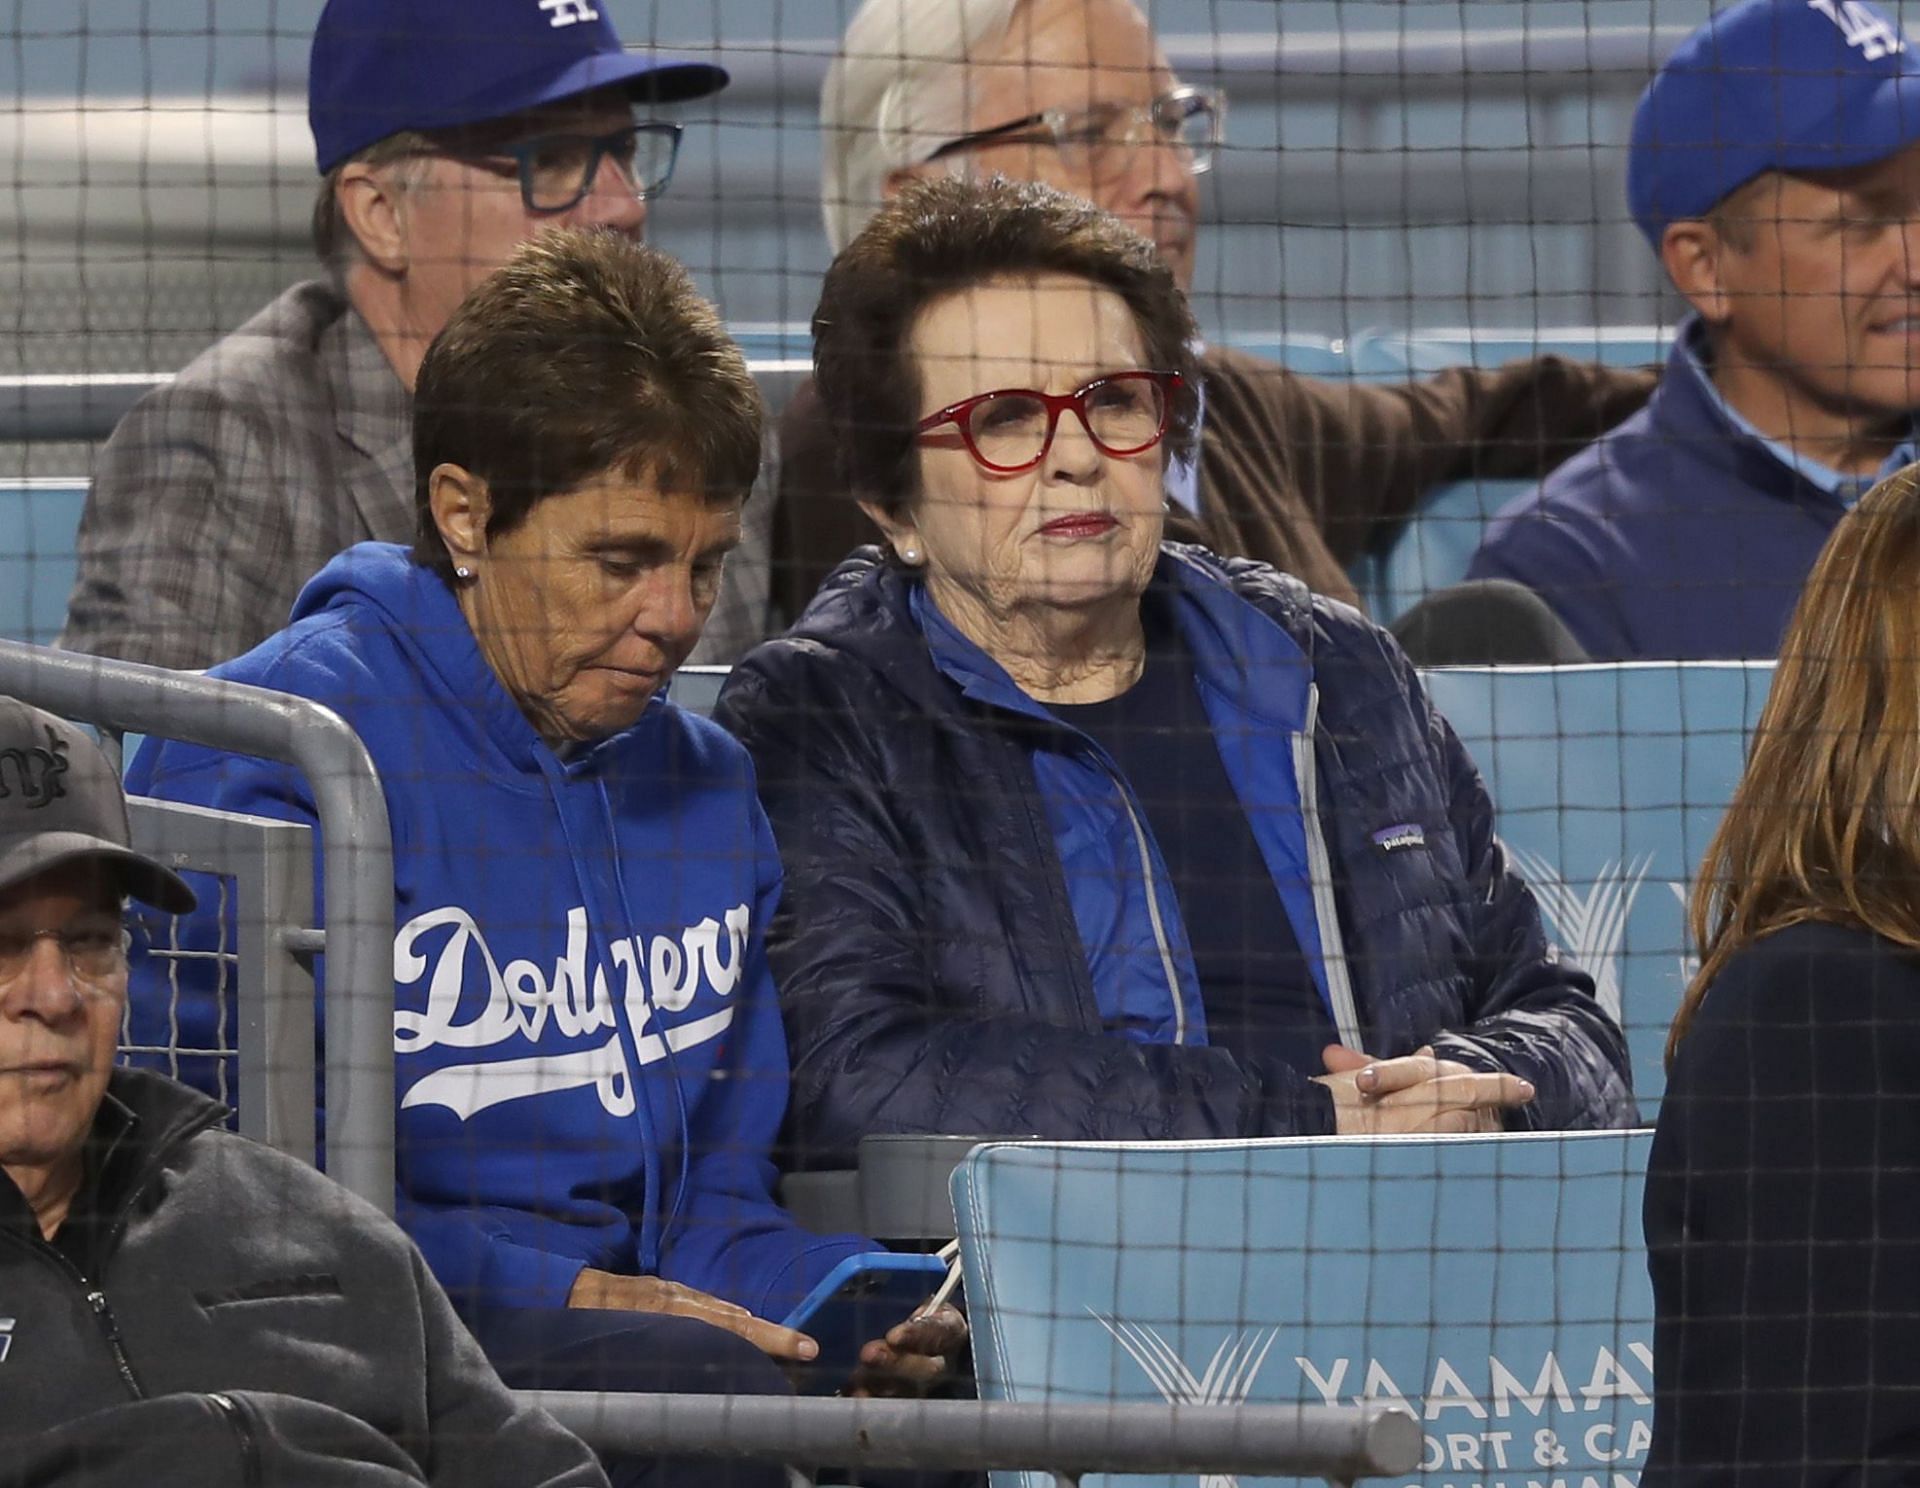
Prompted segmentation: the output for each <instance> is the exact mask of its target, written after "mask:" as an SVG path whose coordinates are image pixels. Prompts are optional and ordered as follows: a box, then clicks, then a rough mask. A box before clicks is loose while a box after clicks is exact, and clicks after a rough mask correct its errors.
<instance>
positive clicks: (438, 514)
mask: <svg viewBox="0 0 1920 1488" xmlns="http://www.w3.org/2000/svg"><path fill="white" fill-rule="evenodd" d="M427 509H428V510H429V511H431V512H432V513H433V525H434V526H435V527H437V528H439V529H440V541H442V542H443V543H445V544H446V545H447V556H448V557H450V558H451V559H453V562H454V565H455V567H460V566H465V567H467V568H472V567H474V566H475V565H476V564H477V563H478V562H479V561H480V559H481V558H482V557H484V556H485V555H486V551H487V518H488V517H489V516H491V515H492V512H493V499H492V494H491V493H490V492H489V491H488V490H487V483H486V481H484V480H482V479H481V478H480V477H479V476H477V475H475V474H474V473H473V472H472V471H471V470H468V469H467V468H466V467H465V466H464V465H455V464H453V463H452V462H451V461H449V462H448V463H446V464H444V465H436V466H434V467H433V473H432V474H431V475H429V476H428V477H427Z"/></svg>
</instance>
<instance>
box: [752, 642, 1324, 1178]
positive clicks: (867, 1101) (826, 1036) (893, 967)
mask: <svg viewBox="0 0 1920 1488" xmlns="http://www.w3.org/2000/svg"><path fill="white" fill-rule="evenodd" d="M803 646H804V643H799V642H777V643H775V644H774V645H772V646H769V647H765V648H762V650H761V651H759V652H757V653H756V654H755V656H754V657H752V658H750V659H749V660H748V661H747V662H746V663H744V664H743V665H742V666H741V667H739V668H736V669H735V671H734V674H733V676H732V678H731V679H730V680H729V683H728V686H727V690H726V692H725V693H724V694H723V695H722V697H721V700H720V704H719V707H718V709H717V711H716V715H715V716H716V717H717V718H718V719H719V721H720V722H721V723H723V724H724V725H725V726H726V727H727V728H729V729H731V730H732V731H733V732H734V733H735V734H736V735H737V736H738V737H739V738H740V739H741V740H742V742H744V743H745V744H746V746H747V748H748V749H749V750H750V751H751V752H752V754H753V756H754V761H755V765H756V768H757V770H758V772H759V780H760V791H761V799H762V800H763V802H764V803H765V805H766V808H767V813H768V816H769V817H770V818H771V819H772V822H773V827H774V835H775V837H776V839H777V840H778V842H779V844H780V853H781V858H782V861H783V863H784V864H785V868H786V890H785V896H784V898H783V900H782V903H781V907H780V912H779V915H778V917H777V918H776V919H775V921H774V924H773V928H772V931H771V933H770V935H769V938H768V951H769V956H770V959H771V961H772V964H773V968H774V974H775V978H776V980H777V982H778V984H779V988H780V997H781V1006H782V1009H783V1011H784V1013H785V1016H786V1024H787V1037H788V1041H789V1044H790V1046H791V1052H792V1058H793V1076H794V1085H793V1104H792V1113H793V1114H792V1126H791V1132H790V1136H791V1144H792V1146H793V1147H794V1148H795V1149H796V1157H797V1160H798V1162H799V1163H800V1164H801V1165H803V1166H811V1167H820V1166H832V1165H835V1164H837V1163H846V1162H849V1161H851V1159H852V1155H853V1153H854V1150H855V1148H856V1147H857V1145H858V1143H859V1140H860V1138H861V1137H862V1136H865V1135H868V1134H870V1133H887V1132H921V1133H926V1132H945V1133H963V1134H968V1135H977V1136H1044V1137H1051V1138H1059V1139H1085V1140H1130V1139H1154V1138H1174V1137H1184V1138H1202V1137H1243V1136H1260V1135H1272V1134H1279V1133H1292V1132H1324V1131H1330V1130H1332V1125H1333V1110H1332V1101H1331V1098H1330V1097H1329V1096H1328V1094H1327V1093H1326V1091H1325V1090H1324V1089H1323V1088H1322V1087H1320V1086H1318V1085H1314V1084H1312V1083H1311V1082H1310V1081H1308V1080H1306V1079H1305V1078H1303V1077H1302V1076H1301V1075H1299V1074H1298V1073H1296V1072H1295V1071H1293V1070H1291V1069H1289V1068H1288V1067H1286V1066H1285V1065H1284V1064H1282V1063H1280V1062H1279V1061H1272V1062H1270V1063H1266V1064H1263V1066H1262V1067H1258V1068H1250V1067H1246V1066H1242V1065H1238V1064H1236V1063H1235V1061H1234V1060H1233V1058H1232V1057H1231V1056H1230V1055H1229V1054H1227V1053H1226V1052H1225V1051H1223V1050H1220V1049H1213V1048H1204V1047H1203V1048H1193V1047H1176V1046H1172V1045H1149V1044H1138V1043H1134V1042H1133V1041H1131V1040H1128V1039H1125V1038H1122V1037H1120V1036H1118V1035H1115V1034H1109V1033H1107V1032H1105V1031H1104V1030H1102V1029H1101V1028H1100V1027H1098V1026H1097V1024H1094V1023H1093V1022H1092V1020H1091V1018H1090V1017H1086V1016H1083V1015H1082V1014H1081V1013H1080V1012H1079V1011H1078V1009H1077V1004H1076V994H1075V992H1074V990H1073V989H1072V988H1069V987H1058V988H1053V989H1049V991H1050V994H1051V995H1052V997H1053V1004H1052V1005H1051V1006H1050V1007H1049V1008H1048V1009H1047V1010H1046V1011H1045V1012H1041V1011H1035V1010H1028V1011H1024V1012H1018V1013H1010V1012H1008V1011H1005V1009H1006V1006H1007V1003H1008V1001H1009V1000H1011V998H1012V996H1013V995H1014V994H1012V993H1010V992H1009V991H1008V987H1007V984H1008V983H1011V982H1013V981H1015V980H1016V979H1018V978H1020V977H1021V976H1022V972H1021V968H1020V967H1019V964H1018V959H1017V958H1019V957H1020V956H1022V955H1023V954H1027V953H1028V950H1027V949H1026V948H1022V947H1020V946H1019V945H1017V944H1012V943H1010V942H1011V939H1012V938H1011V937H1009V935H1008V934H1007V933H1006V931H1005V929H1004V927H1001V926H999V925H991V926H989V925H985V924H983V925H981V926H980V933H979V934H978V935H977V936H976V937H974V939H975V942H976V943H975V944H973V945H970V946H967V947H964V948H963V949H962V950H961V951H959V952H958V953H956V954H953V955H948V956H944V957H941V958H939V959H940V960H941V961H942V962H943V963H945V964H949V965H951V964H954V963H955V962H960V963H964V964H968V965H970V966H971V967H972V968H973V972H972V976H973V983H972V984H971V985H957V984H955V981H954V979H953V978H951V977H948V978H946V979H945V980H941V979H938V978H937V977H936V973H935V970H934V961H935V959H936V957H935V956H934V954H933V953H932V948H931V947H930V944H929V939H930V937H934V936H940V937H955V931H954V929H953V928H952V927H953V925H954V921H953V920H952V919H950V918H949V919H943V920H942V921H941V922H940V925H939V926H936V924H935V916H934V914H933V912H932V910H931V909H930V907H929V906H930V903H932V902H936V901H939V900H940V899H941V898H942V896H943V894H947V889H946V886H948V885H950V884H951V883H952V882H953V876H952V870H954V869H955V868H958V869H959V871H961V872H966V871H969V870H970V871H974V872H984V873H991V872H992V871H993V870H992V868H991V865H952V864H944V863H934V862H929V861H928V854H927V851H926V849H925V848H924V847H923V846H921V845H920V844H919V842H918V841H917V834H916V831H915V823H914V822H913V821H912V820H911V812H910V810H908V809H906V808H905V806H904V805H903V804H902V802H901V800H900V799H898V798H896V795H895V792H894V790H893V788H892V787H890V785H889V775H890V773H891V770H890V766H889V763H888V761H887V760H886V759H884V758H883V757H882V754H881V751H879V750H878V749H876V748H875V747H874V743H873V740H874V738H875V736H876V735H877V734H879V733H881V732H883V731H885V730H886V728H887V723H886V722H885V712H884V711H883V710H885V709H887V708H888V707H889V706H890V703H889V701H888V700H885V699H883V698H882V697H881V696H880V689H879V688H878V687H875V688H874V690H873V694H872V695H870V696H854V695H849V693H848V691H847V690H845V689H841V688H839V687H834V686H831V684H829V683H828V682H827V681H826V680H825V678H824V676H823V675H822V673H823V672H824V671H825V668H824V667H820V666H815V665H810V664H809V660H810V659H809V658H808V657H807V656H806V655H805V652H804V649H803ZM802 674H806V680H805V681H804V682H802V681H800V677H801V675H802ZM978 784H979V788H980V789H981V790H983V791H991V790H993V789H994V787H993V786H992V785H991V784H989V783H987V782H979V783H978ZM904 794H905V793H904V792H903V793H902V795H904ZM983 809H1008V808H1007V807H1006V806H1005V805H1004V804H1002V803H999V802H997V801H996V802H994V803H993V804H992V806H991V807H990V808H989V807H983ZM1014 809H1017V808H1014ZM1024 866H1025V867H1026V868H1027V869H1028V872H1027V875H1026V876H1027V877H1029V878H1031V877H1036V876H1037V875H1034V874H1033V873H1032V872H1031V865H1024ZM961 897H962V896H961V895H958V894H947V898H948V901H949V902H952V901H954V900H957V899H959V898H961ZM966 897H969V898H971V897H972V896H966ZM1040 913H1043V914H1054V913H1055V911H1053V910H1051V909H1049V910H1045V911H1041V912H1040ZM1057 913H1058V915H1066V914H1067V913H1068V912H1067V910H1066V906H1065V905H1064V903H1063V904H1062V905H1060V906H1059V907H1058V911H1057ZM1066 923H1069V924H1070V918H1069V919H1068V920H1067V922H1066ZM943 927H944V928H943ZM1069 933H1070V932H1069ZM955 938H957V937H955Z"/></svg>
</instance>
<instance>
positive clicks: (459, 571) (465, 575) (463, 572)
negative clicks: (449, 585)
mask: <svg viewBox="0 0 1920 1488" xmlns="http://www.w3.org/2000/svg"><path fill="white" fill-rule="evenodd" d="M453 576H454V577H455V578H456V579H470V578H472V577H473V570H472V569H470V568H468V567H467V566H466V564H464V563H463V564H461V565H460V566H459V567H458V568H456V569H455V570H454V571H453Z"/></svg>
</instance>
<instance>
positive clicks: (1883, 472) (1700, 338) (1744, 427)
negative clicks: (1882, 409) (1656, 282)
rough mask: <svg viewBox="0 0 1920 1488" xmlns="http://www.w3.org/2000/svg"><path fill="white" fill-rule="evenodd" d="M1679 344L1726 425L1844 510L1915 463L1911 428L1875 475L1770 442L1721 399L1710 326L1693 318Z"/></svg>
mask: <svg viewBox="0 0 1920 1488" xmlns="http://www.w3.org/2000/svg"><path fill="white" fill-rule="evenodd" d="M1679 340H1680V349H1681V350H1682V352H1684V353H1685V355H1686V361H1687V366H1688V367H1689V368H1690V369H1691V370H1692V372H1693V375H1694V376H1695V377H1697V378H1699V379H1700V386H1701V388H1702V389H1703V390H1704V391H1705V393H1706V395H1707V397H1708V398H1709V399H1710V400H1712V402H1713V404H1714V405H1715V406H1716V407H1717V408H1718V409H1719V410H1720V412H1721V414H1722V415H1724V416H1725V418H1726V420H1727V422H1728V423H1730V424H1732V425H1733V427H1734V428H1736V429H1738V430H1739V431H1740V432H1741V433H1742V434H1745V435H1747V436H1748V437H1749V438H1751V439H1754V440H1757V441H1758V442H1759V443H1760V444H1761V446H1763V447H1764V448H1765V449H1766V451H1767V453H1768V454H1770V455H1772V456H1773V458H1774V459H1776V460H1778V461H1779V462H1780V463H1781V464H1782V465H1784V466H1786V467H1787V469H1789V470H1791V471H1793V472H1794V473H1795V474H1796V475H1798V476H1799V477H1800V479H1802V480H1803V481H1805V482H1806V483H1807V484H1808V485H1810V486H1812V487H1813V488H1814V489H1815V490H1818V491H1824V492H1826V493H1827V495H1829V496H1832V497H1834V498H1835V499H1837V500H1838V501H1839V502H1840V504H1841V505H1842V506H1852V505H1853V504H1854V503H1855V502H1856V501H1858V500H1859V499H1860V498H1861V497H1862V496H1864V495H1866V494H1867V492H1868V491H1870V490H1872V489H1873V488H1874V487H1875V486H1876V485H1878V484H1879V483H1880V482H1881V481H1883V480H1885V479H1886V478H1887V477H1888V476H1890V475H1892V474H1893V473H1894V471H1896V470H1903V469H1905V468H1906V467H1907V466H1908V465H1911V464H1912V463H1913V460H1914V440H1915V433H1914V430H1913V429H1912V427H1911V426H1910V427H1909V429H1908V432H1907V437H1906V438H1905V439H1903V440H1901V441H1900V443H1899V445H1898V446H1897V447H1896V448H1895V449H1894V451H1893V452H1892V453H1891V454H1889V455H1888V456H1887V458H1886V459H1885V460H1883V461H1882V462H1881V464H1880V468H1879V469H1878V470H1876V471H1875V472H1874V473H1873V474H1872V475H1846V474H1843V473H1842V472H1841V471H1838V470H1835V469H1834V468H1833V467H1832V466H1831V465H1822V464H1821V463H1820V462H1819V461H1818V460H1816V459H1814V458H1813V457H1812V456H1811V455H1805V454H1802V453H1801V452H1800V451H1799V450H1797V449H1795V448H1794V447H1793V446H1792V445H1790V444H1787V443H1785V442H1784V441H1782V440H1779V439H1773V438H1770V437H1769V436H1767V435H1765V434H1763V433H1761V432H1760V430H1759V429H1757V428H1755V427H1754V425H1753V424H1752V422H1751V421H1750V420H1748V419H1747V418H1746V417H1745V416H1744V415H1742V414H1741V412H1740V410H1739V409H1737V408H1735V407H1734V406H1733V405H1732V404H1731V403H1729V402H1728V401H1727V400H1726V398H1725V397H1723V396H1722V395H1721V392H1720V389H1719V388H1718V387H1716V386H1715V385H1714V381H1713V373H1712V372H1710V371H1709V370H1708V369H1707V359H1706V356H1705V354H1704V353H1705V352H1706V343H1707V323H1706V322H1705V321H1704V320H1701V319H1700V318H1699V317H1698V316H1693V317H1690V318H1689V319H1688V321H1687V323H1686V324H1685V325H1684V326H1682V327H1681V331H1680V338H1679Z"/></svg>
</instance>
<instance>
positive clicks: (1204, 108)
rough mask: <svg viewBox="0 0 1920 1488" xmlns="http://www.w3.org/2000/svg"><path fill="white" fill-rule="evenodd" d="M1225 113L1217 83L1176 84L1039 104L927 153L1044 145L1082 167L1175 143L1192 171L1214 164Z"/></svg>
mask: <svg viewBox="0 0 1920 1488" xmlns="http://www.w3.org/2000/svg"><path fill="white" fill-rule="evenodd" d="M1226 116H1227V96H1226V94H1224V93H1222V92H1221V91H1220V90H1219V89H1217V88H1175V89H1173V90H1172V91H1171V92H1167V93H1162V94H1161V95H1160V96H1159V97H1158V98H1156V99H1154V100H1153V102H1151V103H1145V104H1133V105H1132V106H1127V105H1124V104H1117V103H1103V104H1097V105H1095V106H1094V107H1093V108H1090V109H1083V110H1081V111H1080V112H1078V113H1069V112H1068V111H1067V110H1065V109H1043V110H1042V111H1041V112H1039V113H1037V114H1028V115H1027V116H1026V117H1025V118H1023V119H1009V120H1008V121H1007V122H1006V123H1004V124H996V125H994V126H993V127H992V128H991V129H976V130H974V131H973V132H972V133H970V134H963V135H961V136H960V137H959V138H958V139H951V140H948V141H947V142H946V143H945V144H944V145H942V146H940V148H939V149H937V150H935V151H933V152H932V153H931V154H929V155H928V156H927V157H926V158H927V159H928V160H943V159H945V158H946V157H947V156H949V155H957V154H959V153H960V152H961V151H963V150H977V149H981V148H983V147H986V146H989V145H1046V146H1050V147H1051V148H1053V149H1055V150H1057V151H1059V153H1060V155H1061V157H1062V158H1063V159H1064V160H1065V161H1066V162H1067V163H1068V164H1069V165H1070V166H1073V167H1075V168H1077V169H1080V170H1082V171H1095V170H1098V169H1100V168H1101V167H1104V166H1109V165H1111V164H1112V162H1113V161H1114V160H1115V159H1116V157H1118V156H1119V155H1120V154H1122V153H1123V152H1126V151H1129V150H1133V149H1135V148H1137V147H1139V146H1140V145H1142V144H1150V145H1158V146H1161V147H1166V148H1175V149H1179V150H1181V151H1183V152H1184V154H1185V156H1186V159H1185V161H1184V162H1183V163H1184V164H1185V166H1186V168H1187V171H1188V172H1189V173H1190V174H1192V175H1196V176H1198V175H1203V174H1205V173H1206V172H1207V171H1210V170H1212V169H1213V158H1214V155H1215V154H1216V153H1217V152H1218V150H1219V148H1220V140H1221V137H1222V135H1223V133H1224V129H1225V124H1226Z"/></svg>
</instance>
